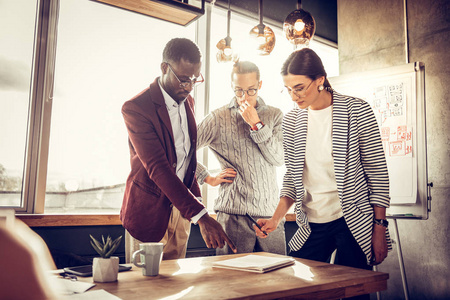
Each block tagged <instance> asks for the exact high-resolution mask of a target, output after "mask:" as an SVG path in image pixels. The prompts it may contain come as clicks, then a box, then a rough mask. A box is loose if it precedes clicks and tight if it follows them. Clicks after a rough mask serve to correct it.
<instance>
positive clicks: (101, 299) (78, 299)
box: [64, 290, 121, 300]
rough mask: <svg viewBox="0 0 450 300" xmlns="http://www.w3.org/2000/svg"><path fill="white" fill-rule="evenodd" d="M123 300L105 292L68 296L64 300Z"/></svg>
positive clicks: (96, 291)
mask: <svg viewBox="0 0 450 300" xmlns="http://www.w3.org/2000/svg"><path fill="white" fill-rule="evenodd" d="M87 299H89V300H91V299H95V300H121V298H119V297H117V296H114V295H113V294H111V293H108V292H107V291H105V290H95V291H89V292H86V293H82V294H73V295H70V296H66V297H65V298H64V300H87Z"/></svg>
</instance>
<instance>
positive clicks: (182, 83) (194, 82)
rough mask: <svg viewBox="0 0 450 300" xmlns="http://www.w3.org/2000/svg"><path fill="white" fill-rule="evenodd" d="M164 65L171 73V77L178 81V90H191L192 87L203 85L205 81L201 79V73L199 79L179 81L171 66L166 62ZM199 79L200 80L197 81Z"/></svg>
mask: <svg viewBox="0 0 450 300" xmlns="http://www.w3.org/2000/svg"><path fill="white" fill-rule="evenodd" d="M166 64H167V65H168V66H169V68H170V70H171V71H172V73H173V75H175V78H176V79H177V80H178V82H179V83H180V88H182V89H187V88H192V87H194V86H197V85H199V84H200V83H203V82H204V81H205V79H204V78H203V75H202V73H200V76H199V77H196V78H193V79H189V80H180V78H178V76H177V74H176V73H175V72H174V70H173V69H172V66H171V65H170V64H169V63H168V62H166ZM199 78H200V79H199Z"/></svg>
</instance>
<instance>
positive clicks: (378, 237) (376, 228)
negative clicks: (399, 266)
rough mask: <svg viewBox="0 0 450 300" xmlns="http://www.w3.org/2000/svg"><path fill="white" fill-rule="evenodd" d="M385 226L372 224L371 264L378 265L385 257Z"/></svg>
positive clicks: (386, 250)
mask: <svg viewBox="0 0 450 300" xmlns="http://www.w3.org/2000/svg"><path fill="white" fill-rule="evenodd" d="M387 254H388V247H387V241H386V227H384V226H381V225H377V224H373V233H372V265H378V264H381V263H382V262H383V260H384V259H385V258H386V257H387Z"/></svg>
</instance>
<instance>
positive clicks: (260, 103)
mask: <svg viewBox="0 0 450 300" xmlns="http://www.w3.org/2000/svg"><path fill="white" fill-rule="evenodd" d="M265 106H266V103H265V102H264V100H263V99H262V98H261V97H259V96H258V97H257V98H256V107H255V109H256V110H258V109H259V108H262V107H265ZM228 108H239V105H238V104H237V102H236V97H233V99H231V102H230V104H229V105H228Z"/></svg>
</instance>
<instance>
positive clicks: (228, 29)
mask: <svg viewBox="0 0 450 300" xmlns="http://www.w3.org/2000/svg"><path fill="white" fill-rule="evenodd" d="M230 19H231V10H230V0H228V14H227V37H229V36H230Z"/></svg>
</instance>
